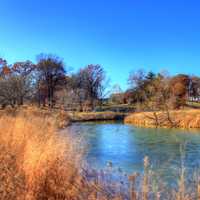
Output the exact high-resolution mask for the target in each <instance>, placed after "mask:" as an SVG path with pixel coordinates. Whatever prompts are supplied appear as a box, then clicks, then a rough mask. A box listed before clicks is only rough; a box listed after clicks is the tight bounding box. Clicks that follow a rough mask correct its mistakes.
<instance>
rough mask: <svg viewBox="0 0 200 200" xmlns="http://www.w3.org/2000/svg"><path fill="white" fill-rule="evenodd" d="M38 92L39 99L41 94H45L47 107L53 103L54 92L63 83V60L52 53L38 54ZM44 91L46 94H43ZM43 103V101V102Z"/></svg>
mask: <svg viewBox="0 0 200 200" xmlns="http://www.w3.org/2000/svg"><path fill="white" fill-rule="evenodd" d="M37 71H38V77H39V79H38V93H39V101H40V98H41V96H43V98H45V96H47V99H48V105H49V107H53V105H54V101H55V99H54V92H55V90H56V89H59V87H60V86H61V85H63V84H64V80H65V73H66V72H65V69H64V63H63V61H62V60H61V59H60V58H59V57H57V56H53V55H46V54H40V55H39V56H38V64H37ZM44 92H46V94H44ZM44 104H45V103H44Z"/></svg>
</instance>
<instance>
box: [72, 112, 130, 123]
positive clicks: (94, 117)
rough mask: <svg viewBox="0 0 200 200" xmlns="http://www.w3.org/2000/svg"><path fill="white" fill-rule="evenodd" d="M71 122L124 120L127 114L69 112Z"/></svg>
mask: <svg viewBox="0 0 200 200" xmlns="http://www.w3.org/2000/svg"><path fill="white" fill-rule="evenodd" d="M68 115H69V118H70V119H71V121H74V122H79V121H98V120H123V119H124V117H125V116H126V114H125V113H117V112H109V111H107V112H68Z"/></svg>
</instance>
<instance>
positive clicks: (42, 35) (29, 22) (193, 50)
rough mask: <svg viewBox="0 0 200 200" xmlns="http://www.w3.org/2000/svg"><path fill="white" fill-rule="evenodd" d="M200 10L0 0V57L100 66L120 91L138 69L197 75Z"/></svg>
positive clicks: (85, 0)
mask: <svg viewBox="0 0 200 200" xmlns="http://www.w3.org/2000/svg"><path fill="white" fill-rule="evenodd" d="M199 10H200V2H199V1H197V0H196V1H195V0H166V1H164V0H96V1H95V0H71V1H68V0H0V57H4V58H5V59H7V60H8V62H9V63H12V62H15V61H22V60H27V59H30V60H32V61H35V58H36V55H37V54H39V53H42V52H44V53H53V54H57V55H58V56H60V57H62V58H63V59H64V61H65V63H66V66H68V67H70V68H73V69H74V70H77V69H78V68H79V67H83V66H85V65H87V64H101V65H102V66H103V67H104V68H105V70H106V72H107V76H108V77H110V79H111V84H115V83H119V84H120V86H121V87H122V88H123V89H125V88H126V87H127V78H128V75H129V72H130V71H133V70H137V69H139V68H143V69H145V70H153V71H155V72H158V71H161V70H163V69H166V70H168V71H169V72H170V74H176V73H189V74H198V75H200V68H199V67H200V20H199V19H200V12H199Z"/></svg>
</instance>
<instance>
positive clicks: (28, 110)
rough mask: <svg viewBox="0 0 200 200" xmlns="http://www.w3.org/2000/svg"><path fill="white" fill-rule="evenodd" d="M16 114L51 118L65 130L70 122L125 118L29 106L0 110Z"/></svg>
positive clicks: (101, 113) (122, 116)
mask: <svg viewBox="0 0 200 200" xmlns="http://www.w3.org/2000/svg"><path fill="white" fill-rule="evenodd" d="M18 113H20V114H23V115H25V116H29V115H33V116H38V117H51V118H52V120H55V122H56V127H58V128H65V127H67V126H68V125H70V124H71V122H84V121H109V120H124V118H125V117H126V116H127V114H126V113H123V112H111V111H105V112H70V111H65V110H62V109H49V108H38V107H31V106H30V107H26V106H24V107H21V108H16V109H13V108H7V109H4V110H0V115H3V114H8V115H17V114H18Z"/></svg>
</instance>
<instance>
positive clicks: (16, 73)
mask: <svg viewBox="0 0 200 200" xmlns="http://www.w3.org/2000/svg"><path fill="white" fill-rule="evenodd" d="M34 71H35V65H34V64H33V63H32V62H31V61H25V62H16V63H14V64H13V65H12V67H11V72H12V76H13V77H15V81H16V90H15V93H16V98H17V103H18V105H23V103H24V98H25V97H26V98H28V97H30V98H31V97H32V95H33V93H34V91H33V90H34V89H35V88H34V87H35V79H34Z"/></svg>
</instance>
